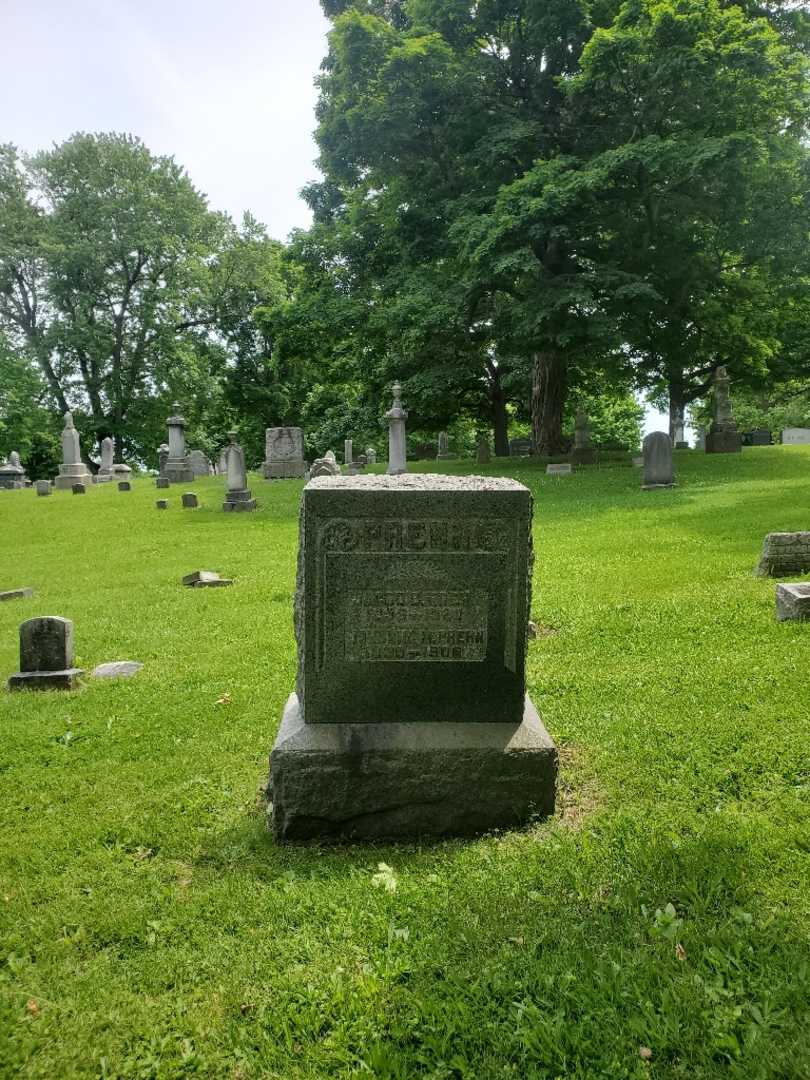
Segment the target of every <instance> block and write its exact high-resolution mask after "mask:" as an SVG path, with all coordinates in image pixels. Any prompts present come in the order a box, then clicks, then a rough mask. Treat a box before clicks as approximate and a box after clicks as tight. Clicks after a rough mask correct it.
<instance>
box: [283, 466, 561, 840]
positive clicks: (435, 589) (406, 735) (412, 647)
mask: <svg viewBox="0 0 810 1080" xmlns="http://www.w3.org/2000/svg"><path fill="white" fill-rule="evenodd" d="M531 517H532V500H531V493H530V492H529V491H528V490H527V489H526V488H525V487H524V486H523V485H522V484H519V483H517V482H516V481H514V480H511V479H507V478H500V477H498V478H492V479H489V478H485V477H480V476H478V477H476V476H464V477H461V476H459V477H451V476H439V475H425V474H423V475H419V474H405V475H402V476H357V477H348V476H340V477H321V478H318V479H315V480H310V482H309V483H308V484H307V485H306V487H305V488H304V492H303V496H302V505H301V515H300V535H299V552H298V588H297V595H296V601H295V617H296V639H297V643H298V678H297V685H296V692H295V693H294V694H292V695H291V697H290V699H289V701H288V702H287V706H286V708H285V711H284V717H283V720H282V724H281V729H280V731H279V734H278V738H277V739H276V743H275V746H274V748H273V751H272V755H271V777H270V788H271V797H272V803H273V826H274V830H275V833H276V835H277V837H278V838H279V839H280V840H298V839H308V838H312V837H332V838H338V837H340V838H351V839H354V838H358V839H359V838H374V837H390V836H409V835H418V834H421V833H433V834H453V833H457V834H473V833H477V832H481V831H486V830H488V829H492V828H498V827H506V826H511V825H518V824H521V823H523V822H525V821H527V820H528V819H529V817H530V816H531V815H532V814H533V813H539V814H548V813H551V812H552V811H553V809H554V784H555V775H556V751H555V749H554V745H553V743H552V742H551V740H550V739H549V737H548V735H547V733H546V732H545V729H544V728H543V726H542V724H541V723H540V719H539V717H538V715H537V712H536V711H535V709H534V706H533V705H532V703H531V701H530V700H529V698H528V697H527V696H526V694H525V662H526V649H527V626H528V621H529V610H530V589H531V565H532V546H531V545H532V540H531ZM471 778H474V782H471Z"/></svg>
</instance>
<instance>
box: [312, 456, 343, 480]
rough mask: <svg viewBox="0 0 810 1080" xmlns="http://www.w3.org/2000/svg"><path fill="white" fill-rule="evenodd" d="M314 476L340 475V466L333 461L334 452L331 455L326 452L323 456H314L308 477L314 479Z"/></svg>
mask: <svg viewBox="0 0 810 1080" xmlns="http://www.w3.org/2000/svg"><path fill="white" fill-rule="evenodd" d="M316 476H340V466H339V465H338V463H337V462H336V461H335V456H334V454H332V455H331V457H330V455H329V454H326V456H325V457H322V458H315V460H314V461H313V462H312V466H311V468H310V470H309V478H310V480H314V479H315V477H316Z"/></svg>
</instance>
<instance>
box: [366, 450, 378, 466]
mask: <svg viewBox="0 0 810 1080" xmlns="http://www.w3.org/2000/svg"><path fill="white" fill-rule="evenodd" d="M366 461H367V462H368V464H369V465H376V464H377V451H376V450H375V449H374V447H373V446H369V447H368V448H367V449H366Z"/></svg>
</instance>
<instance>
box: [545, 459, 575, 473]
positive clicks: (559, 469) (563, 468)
mask: <svg viewBox="0 0 810 1080" xmlns="http://www.w3.org/2000/svg"><path fill="white" fill-rule="evenodd" d="M573 471H574V470H573V467H572V465H571V463H570V462H566V463H565V464H564V465H546V476H570V475H571V474H572V472H573Z"/></svg>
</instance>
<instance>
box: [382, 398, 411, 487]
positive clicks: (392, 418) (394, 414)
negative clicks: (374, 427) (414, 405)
mask: <svg viewBox="0 0 810 1080" xmlns="http://www.w3.org/2000/svg"><path fill="white" fill-rule="evenodd" d="M393 392H394V401H393V404H392V405H391V408H390V409H389V410H388V412H387V413H386V414H385V419H386V420H387V421H388V470H387V471H388V473H389V475H391V476H398V475H399V474H400V473H404V472H406V471H407V469H408V466H407V463H406V456H407V440H406V435H405V421H406V420H407V419H408V413H407V411H406V410H405V409H404V408H403V407H402V400H401V396H400V395H401V394H402V387H401V386H400V385H399V383H398V382H395V383H394V386H393Z"/></svg>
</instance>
